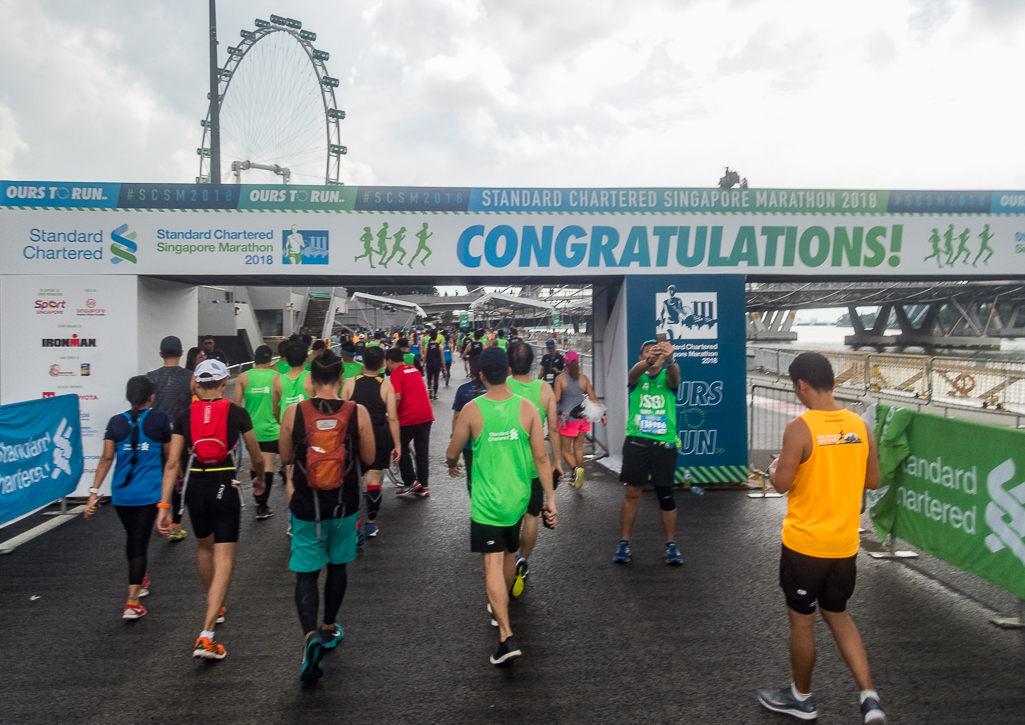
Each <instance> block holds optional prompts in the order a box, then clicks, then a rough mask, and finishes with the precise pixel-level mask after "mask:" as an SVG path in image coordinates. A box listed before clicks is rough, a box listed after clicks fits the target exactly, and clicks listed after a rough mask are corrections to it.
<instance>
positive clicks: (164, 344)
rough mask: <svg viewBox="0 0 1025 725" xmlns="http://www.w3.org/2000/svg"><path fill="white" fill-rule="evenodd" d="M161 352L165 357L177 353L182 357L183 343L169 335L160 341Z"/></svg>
mask: <svg viewBox="0 0 1025 725" xmlns="http://www.w3.org/2000/svg"><path fill="white" fill-rule="evenodd" d="M160 352H161V353H163V354H164V355H173V354H175V353H177V354H179V355H181V353H182V341H181V340H179V339H178V338H177V337H175V336H174V335H168V336H167V337H165V338H164V339H163V340H161V341H160Z"/></svg>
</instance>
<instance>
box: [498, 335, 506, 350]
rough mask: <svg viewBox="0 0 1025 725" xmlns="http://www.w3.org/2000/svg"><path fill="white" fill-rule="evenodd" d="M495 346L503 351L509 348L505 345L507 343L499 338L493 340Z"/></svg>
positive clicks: (502, 338)
mask: <svg viewBox="0 0 1025 725" xmlns="http://www.w3.org/2000/svg"><path fill="white" fill-rule="evenodd" d="M495 344H497V345H498V346H499V347H500V348H502V349H503V350H505V349H507V348H508V347H509V343H507V342H506V341H505V338H504V337H499V338H496V339H495Z"/></svg>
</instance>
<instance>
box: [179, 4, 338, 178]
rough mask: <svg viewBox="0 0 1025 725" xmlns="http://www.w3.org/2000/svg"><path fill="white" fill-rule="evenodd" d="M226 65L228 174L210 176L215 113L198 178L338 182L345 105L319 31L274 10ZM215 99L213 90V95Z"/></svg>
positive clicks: (223, 111) (221, 81)
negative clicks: (337, 92) (338, 99)
mask: <svg viewBox="0 0 1025 725" xmlns="http://www.w3.org/2000/svg"><path fill="white" fill-rule="evenodd" d="M241 34H242V41H241V42H240V43H239V44H238V45H237V46H234V47H230V46H229V48H228V60H227V62H226V63H225V64H224V67H223V68H219V69H218V76H219V77H218V91H219V93H218V95H219V98H218V99H213V98H211V99H210V103H211V104H214V103H217V102H219V103H220V106H219V115H220V123H219V125H220V129H221V134H220V137H221V163H222V174H221V175H222V177H223V178H221V179H211V178H210V142H209V136H210V111H209V109H208V110H207V115H206V118H205V119H204V120H203V121H202V126H203V143H202V146H200V147H199V148H198V149H196V153H197V154H199V176H198V177H197V178H196V183H210V182H214V183H221V182H228V183H230V182H234V183H240V182H241V181H242V180H243V173H244V174H245V176H244V180H245V181H246V182H247V183H256V184H258V183H282V182H284V183H289V182H294V183H300V184H320V183H324V184H337V183H339V181H338V175H339V171H340V167H341V157H342V156H344V155H345V154H346V153H347V152H348V149H347V148H346V147H345V146H343V145H342V144H341V129H340V127H339V126H340V124H339V122H340V121H341V120H342V119H343V118H345V111H342V110H339V108H338V104H337V103H336V99H335V88H337V87H338V85H339V81H338V79H337V78H334V77H332V76H330V75H328V72H327V66H326V65H325V62H326V61H327V60H328V59H329V58H330V57H331V56H330V54H329V53H328V52H327V51H323V50H317V49H316V48H315V47H314V46H313V43H314V42H315V41H316V40H317V34H316V33H313V32H310V31H309V30H303V29H302V23H301V22H299V21H298V20H293V19H292V18H283V17H281V16H279V15H271V16H270V21H269V22H268V21H266V20H260V19H257V20H256V30H243V31H242V32H241ZM208 97H209V95H208Z"/></svg>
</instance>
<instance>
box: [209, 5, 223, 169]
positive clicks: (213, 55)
mask: <svg viewBox="0 0 1025 725" xmlns="http://www.w3.org/2000/svg"><path fill="white" fill-rule="evenodd" d="M218 70H219V68H218V66H217V0H210V183H211V184H220V183H221V119H220V116H221V94H220V89H219V87H218V86H219V85H220V83H219V81H218Z"/></svg>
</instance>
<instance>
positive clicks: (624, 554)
mask: <svg viewBox="0 0 1025 725" xmlns="http://www.w3.org/2000/svg"><path fill="white" fill-rule="evenodd" d="M612 561H614V562H616V563H617V564H625V563H626V562H628V561H630V542H629V541H627V540H626V539H622V540H620V542H619V548H618V549H616V555H615V556H614V557H612Z"/></svg>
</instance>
